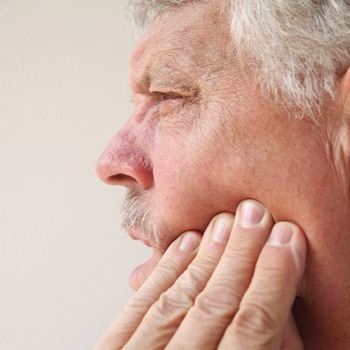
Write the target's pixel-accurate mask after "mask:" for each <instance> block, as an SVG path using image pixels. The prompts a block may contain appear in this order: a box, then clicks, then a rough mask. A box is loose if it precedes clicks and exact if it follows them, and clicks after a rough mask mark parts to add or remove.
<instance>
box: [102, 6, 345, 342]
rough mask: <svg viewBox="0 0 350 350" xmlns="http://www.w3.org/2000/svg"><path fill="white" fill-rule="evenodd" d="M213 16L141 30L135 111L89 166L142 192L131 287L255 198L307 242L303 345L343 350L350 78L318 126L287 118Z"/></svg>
mask: <svg viewBox="0 0 350 350" xmlns="http://www.w3.org/2000/svg"><path fill="white" fill-rule="evenodd" d="M216 10H217V3H216V2H215V1H214V2H208V3H206V4H205V5H203V4H201V5H200V6H199V5H188V6H185V7H184V8H182V9H180V10H179V11H176V12H174V13H171V14H170V15H169V14H163V15H162V16H160V17H159V18H157V19H156V20H155V21H154V22H153V23H152V24H151V26H150V28H149V29H148V31H147V32H146V33H145V35H144V36H143V38H142V39H141V41H140V42H139V43H138V45H137V47H136V48H135V51H134V53H133V56H132V59H131V68H130V72H131V73H130V85H131V88H132V90H133V95H134V102H135V106H136V107H135V111H134V113H133V114H132V116H131V117H130V118H129V120H128V122H127V123H126V124H125V126H124V127H123V129H121V130H120V131H119V132H118V133H117V134H116V135H115V136H114V138H113V139H112V141H111V142H110V144H109V145H108V147H107V149H106V150H105V152H104V153H103V155H102V156H101V158H100V159H99V162H98V166H97V171H98V174H99V176H100V177H101V179H102V180H103V181H105V182H107V183H109V184H115V185H123V186H127V187H128V188H129V189H131V190H133V191H134V192H136V193H142V196H143V201H144V202H145V203H146V204H147V206H149V207H150V208H151V212H152V219H151V220H152V224H154V226H155V227H156V228H157V230H158V238H159V242H156V240H155V239H153V237H148V238H145V237H144V235H145V233H144V232H142V230H140V229H139V230H138V229H137V227H136V228H135V227H134V228H133V229H132V230H133V235H134V236H136V237H137V238H141V239H143V240H148V241H149V244H150V245H151V246H152V248H153V249H154V254H153V257H152V258H151V259H150V261H149V262H148V263H146V264H145V265H144V266H143V267H142V268H140V269H139V270H138V271H137V273H135V274H134V275H133V277H132V278H131V280H130V284H131V286H132V287H133V288H134V289H139V288H140V286H141V285H142V284H143V283H144V281H145V280H146V279H147V277H148V276H149V274H150V273H151V271H152V270H153V269H154V268H155V266H156V264H157V263H158V262H159V260H160V258H161V256H162V255H163V254H164V252H165V251H166V249H167V248H168V247H169V245H170V243H171V242H173V241H174V240H175V239H176V238H177V237H179V235H180V234H181V233H183V232H185V231H188V230H196V231H199V232H204V230H205V229H206V227H207V225H208V223H209V222H210V220H211V219H212V217H213V216H215V215H216V214H217V213H219V212H231V213H235V212H236V209H237V206H238V203H239V202H241V201H242V200H243V199H245V198H254V199H256V200H258V201H259V202H261V203H262V204H263V205H264V206H266V207H267V208H268V209H269V211H270V212H271V215H272V217H273V220H274V221H275V222H278V221H282V220H287V221H292V222H294V223H296V224H297V225H299V226H300V227H301V228H302V230H303V231H304V232H305V235H306V237H307V241H308V246H309V249H308V257H307V262H306V272H305V274H304V277H303V279H302V281H301V283H300V284H299V286H298V297H299V302H298V304H297V305H296V310H295V312H296V317H297V321H298V324H299V326H300V331H301V334H302V336H303V339H304V342H305V344H306V348H307V349H330V348H337V347H338V348H346V346H350V344H349V342H350V340H349V339H350V333H349V332H350V331H349V327H348V324H349V321H350V306H349V305H350V292H349V291H350V269H349V268H348V266H349V260H350V258H349V257H350V235H349V233H350V203H349V183H350V181H349V174H350V171H349V148H350V146H349V145H350V142H349V124H350V122H349V119H350V118H349V117H348V115H349V114H350V113H349V111H350V106H349V105H350V99H349V98H348V96H349V90H350V84H349V81H350V78H349V76H350V73H349V72H347V73H344V74H343V75H342V76H341V77H339V84H338V85H339V98H338V99H337V100H336V101H325V104H324V106H323V110H322V113H323V115H322V118H320V122H319V123H318V124H316V123H314V122H311V121H310V120H309V119H307V118H304V119H303V120H299V121H297V120H295V119H293V118H292V117H291V116H290V115H289V114H288V112H287V111H286V110H284V109H283V108H282V107H278V106H276V105H275V104H274V103H273V102H271V101H268V100H267V99H266V98H264V96H263V95H262V93H261V92H260V90H259V89H258V88H256V87H255V85H254V79H253V76H254V71H253V70H252V68H251V67H248V66H245V65H243V64H242V63H241V62H239V61H238V59H237V56H236V55H235V48H232V47H230V48H228V47H229V43H230V42H229V27H228V26H229V24H228V21H227V20H225V18H224V17H222V15H220V14H219V12H218V11H216ZM203 18H205V19H206V21H205V23H204V22H203ZM135 231H136V233H135ZM344 346H345V347H344Z"/></svg>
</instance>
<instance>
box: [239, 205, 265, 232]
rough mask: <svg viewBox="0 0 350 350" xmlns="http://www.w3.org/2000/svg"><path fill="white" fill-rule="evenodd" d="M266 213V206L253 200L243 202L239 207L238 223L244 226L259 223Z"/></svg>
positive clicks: (252, 225) (249, 226) (247, 226)
mask: <svg viewBox="0 0 350 350" xmlns="http://www.w3.org/2000/svg"><path fill="white" fill-rule="evenodd" d="M264 214H265V208H264V207H263V206H262V205H261V204H259V203H257V202H256V201H253V200H248V201H245V202H243V203H242V204H241V205H240V207H239V213H238V223H239V225H240V226H241V227H243V228H251V227H254V226H255V225H257V224H259V223H260V221H261V220H262V218H263V217H264Z"/></svg>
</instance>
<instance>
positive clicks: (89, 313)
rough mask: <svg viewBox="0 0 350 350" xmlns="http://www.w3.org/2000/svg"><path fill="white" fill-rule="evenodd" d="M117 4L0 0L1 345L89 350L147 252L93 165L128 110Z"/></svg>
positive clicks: (126, 40)
mask: <svg viewBox="0 0 350 350" xmlns="http://www.w3.org/2000/svg"><path fill="white" fill-rule="evenodd" d="M125 9H126V0H122V1H121V0H50V1H47V0H0V121H1V126H0V146H1V147H0V180H1V181H0V238H1V241H0V250H1V254H0V330H1V331H0V334H1V335H0V349H6V350H19V349H26V350H34V349H35V350H47V349H50V350H56V349H57V350H58V349H59V350H62V349H64V350H69V349H74V350H80V349H91V348H92V347H93V345H94V344H95V342H96V341H97V340H98V338H99V337H100V336H101V335H102V333H103V332H104V331H105V329H106V328H107V327H108V325H109V324H110V322H111V321H112V320H113V318H114V317H115V315H116V314H117V313H118V311H120V310H121V308H122V306H123V305H124V304H125V303H126V302H127V300H128V299H129V297H130V296H131V294H132V291H131V290H130V289H129V287H128V284H127V280H128V276H129V274H130V272H131V271H132V269H133V268H134V267H135V266H136V265H138V264H140V263H142V262H143V261H144V260H145V259H146V258H147V257H148V255H149V253H150V252H149V251H148V250H147V249H146V248H144V247H143V246H142V245H141V243H139V242H134V241H131V240H130V239H129V238H128V236H127V235H126V234H125V233H124V232H122V230H121V229H120V225H119V205H120V199H121V197H122V195H123V194H124V191H123V190H122V189H119V188H116V187H112V186H107V185H105V184H102V183H101V182H100V181H99V180H98V179H97V177H96V175H95V162H96V159H97V157H98V156H99V154H100V153H101V152H102V150H103V149H104V147H105V146H106V144H107V142H108V141H109V139H110V138H111V137H112V136H113V134H114V133H115V132H116V131H117V129H118V128H120V126H121V125H122V124H123V123H124V122H125V120H126V118H127V117H128V115H129V114H130V112H131V111H132V105H131V103H130V93H129V88H128V82H127V69H128V57H129V55H130V52H131V49H132V47H133V46H134V43H135V40H136V35H135V33H134V31H133V28H132V24H131V21H129V20H128V19H127V15H126V11H125Z"/></svg>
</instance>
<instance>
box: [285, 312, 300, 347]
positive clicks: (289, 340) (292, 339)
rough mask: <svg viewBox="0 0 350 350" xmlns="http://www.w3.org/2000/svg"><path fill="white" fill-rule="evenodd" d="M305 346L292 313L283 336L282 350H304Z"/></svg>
mask: <svg viewBox="0 0 350 350" xmlns="http://www.w3.org/2000/svg"><path fill="white" fill-rule="evenodd" d="M303 349H304V345H303V342H302V339H301V336H300V334H299V331H298V327H297V325H296V323H295V320H294V316H293V314H292V313H290V315H289V318H288V321H287V323H286V325H285V326H284V330H283V334H282V343H281V350H303Z"/></svg>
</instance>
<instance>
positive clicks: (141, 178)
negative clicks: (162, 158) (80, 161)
mask: <svg viewBox="0 0 350 350" xmlns="http://www.w3.org/2000/svg"><path fill="white" fill-rule="evenodd" d="M136 134H137V133H136V132H135V131H134V132H133V131H132V129H130V128H125V129H122V130H121V131H119V132H118V133H117V134H116V135H115V136H114V137H113V138H112V140H111V141H110V143H109V145H108V146H107V148H106V149H105V151H104V152H103V154H102V155H101V156H100V158H99V160H98V161H97V166H96V172H97V175H98V176H99V178H100V179H101V180H102V181H104V182H105V183H107V184H110V185H121V186H125V187H128V188H130V189H135V187H139V188H140V189H142V190H147V189H148V188H150V187H151V186H152V183H153V173H152V164H151V160H150V157H149V152H148V147H147V144H145V139H146V138H145V137H140V136H139V137H137V136H136Z"/></svg>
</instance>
